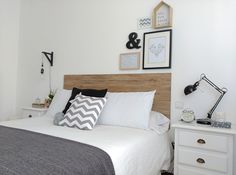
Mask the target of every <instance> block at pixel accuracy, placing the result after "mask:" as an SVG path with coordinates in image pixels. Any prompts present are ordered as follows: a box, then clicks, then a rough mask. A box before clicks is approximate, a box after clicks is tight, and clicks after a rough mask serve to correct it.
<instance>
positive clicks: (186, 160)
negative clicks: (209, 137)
mask: <svg viewBox="0 0 236 175" xmlns="http://www.w3.org/2000/svg"><path fill="white" fill-rule="evenodd" d="M178 156H179V159H178V162H179V163H182V164H185V165H191V166H195V167H198V168H206V169H209V170H214V171H219V172H224V173H226V172H227V166H228V165H227V163H228V160H227V155H225V154H216V153H214V154H213V153H211V152H207V151H202V152H201V151H197V150H194V149H193V150H190V149H185V148H179V150H178ZM197 160H204V163H199V162H198V161H197ZM180 175H182V174H180Z"/></svg>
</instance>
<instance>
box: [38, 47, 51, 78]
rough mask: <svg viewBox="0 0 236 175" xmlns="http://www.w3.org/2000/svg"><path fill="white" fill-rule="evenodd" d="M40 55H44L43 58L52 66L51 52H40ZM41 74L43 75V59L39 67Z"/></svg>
mask: <svg viewBox="0 0 236 175" xmlns="http://www.w3.org/2000/svg"><path fill="white" fill-rule="evenodd" d="M42 54H44V55H45V57H46V58H47V60H48V61H49V63H50V66H51V67H52V66H53V52H51V53H49V52H42ZM40 72H41V74H43V73H44V65H43V59H42V65H41V71H40Z"/></svg>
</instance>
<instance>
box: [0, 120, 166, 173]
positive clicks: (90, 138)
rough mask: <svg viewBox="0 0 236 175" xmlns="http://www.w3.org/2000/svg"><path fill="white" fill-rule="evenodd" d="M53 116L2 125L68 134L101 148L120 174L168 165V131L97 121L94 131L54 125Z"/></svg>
mask: <svg viewBox="0 0 236 175" xmlns="http://www.w3.org/2000/svg"><path fill="white" fill-rule="evenodd" d="M52 120H53V119H52V118H50V117H46V116H44V117H38V118H31V119H21V120H13V121H7V122H1V123H0V125H4V126H9V127H14V128H21V129H25V130H30V131H35V132H38V133H43V134H47V135H52V136H56V137H61V138H66V139H69V140H74V141H78V142H82V143H86V144H90V145H93V146H96V147H98V148H101V149H102V150H104V151H105V152H107V153H108V154H109V155H110V157H111V159H112V162H113V165H114V168H115V172H116V175H158V173H160V170H163V169H168V167H169V162H170V144H169V139H168V134H167V133H164V134H157V133H155V132H154V131H146V130H141V129H133V128H126V127H116V126H105V125H97V126H95V128H94V129H93V130H92V131H82V130H79V129H73V128H67V127H60V126H54V125H53V121H52Z"/></svg>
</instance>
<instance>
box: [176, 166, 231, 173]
mask: <svg viewBox="0 0 236 175" xmlns="http://www.w3.org/2000/svg"><path fill="white" fill-rule="evenodd" d="M178 174H180V175H226V174H225V173H218V172H215V171H208V170H204V169H200V168H194V167H185V166H178Z"/></svg>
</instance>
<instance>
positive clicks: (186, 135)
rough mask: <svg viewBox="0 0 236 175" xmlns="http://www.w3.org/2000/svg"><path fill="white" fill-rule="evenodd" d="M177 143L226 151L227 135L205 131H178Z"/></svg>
mask: <svg viewBox="0 0 236 175" xmlns="http://www.w3.org/2000/svg"><path fill="white" fill-rule="evenodd" d="M179 145H183V146H190V147H194V148H201V149H208V150H212V151H220V152H227V148H228V138H227V136H223V135H218V134H211V133H206V132H199V131H188V132H187V131H180V132H179Z"/></svg>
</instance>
